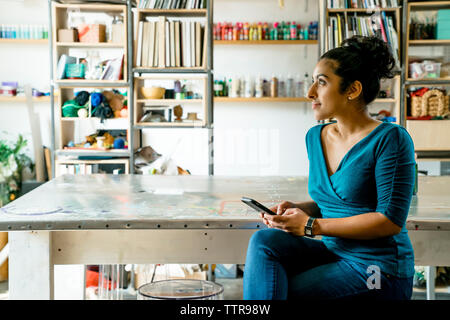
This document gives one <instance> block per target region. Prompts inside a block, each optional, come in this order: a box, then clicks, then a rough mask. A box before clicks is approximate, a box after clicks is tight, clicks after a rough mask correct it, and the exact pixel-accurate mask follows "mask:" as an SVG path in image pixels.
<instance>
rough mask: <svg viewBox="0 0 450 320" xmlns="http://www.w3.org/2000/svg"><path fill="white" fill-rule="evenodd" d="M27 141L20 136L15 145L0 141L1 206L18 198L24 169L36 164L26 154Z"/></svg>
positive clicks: (31, 167)
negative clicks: (24, 150)
mask: <svg viewBox="0 0 450 320" xmlns="http://www.w3.org/2000/svg"><path fill="white" fill-rule="evenodd" d="M26 145H27V141H26V140H25V139H24V138H23V136H22V135H19V138H18V140H17V142H16V143H15V144H13V145H11V144H10V143H8V142H6V141H4V140H0V206H2V205H5V204H6V203H8V202H9V201H12V200H14V199H16V198H17V195H18V194H19V192H20V188H21V185H22V169H24V168H26V167H29V168H30V169H31V170H33V167H34V164H33V162H32V161H31V159H30V157H28V156H27V155H26V154H25V153H24V152H23V148H24V147H25V146H26Z"/></svg>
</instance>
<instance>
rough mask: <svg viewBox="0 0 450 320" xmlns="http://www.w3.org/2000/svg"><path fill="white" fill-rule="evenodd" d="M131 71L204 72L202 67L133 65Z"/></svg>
mask: <svg viewBox="0 0 450 320" xmlns="http://www.w3.org/2000/svg"><path fill="white" fill-rule="evenodd" d="M133 72H137V73H206V69H205V68H204V67H170V68H156V67H134V68H133Z"/></svg>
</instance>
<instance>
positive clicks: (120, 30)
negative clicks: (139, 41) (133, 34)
mask: <svg viewBox="0 0 450 320" xmlns="http://www.w3.org/2000/svg"><path fill="white" fill-rule="evenodd" d="M111 42H113V43H125V27H124V24H123V23H119V24H113V25H112V26H111Z"/></svg>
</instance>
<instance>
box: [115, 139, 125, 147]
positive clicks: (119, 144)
mask: <svg viewBox="0 0 450 320" xmlns="http://www.w3.org/2000/svg"><path fill="white" fill-rule="evenodd" d="M113 146H114V149H123V148H125V141H124V140H123V139H122V138H117V139H116V140H114V145H113Z"/></svg>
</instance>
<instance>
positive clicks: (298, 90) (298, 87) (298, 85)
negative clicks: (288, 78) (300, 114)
mask: <svg viewBox="0 0 450 320" xmlns="http://www.w3.org/2000/svg"><path fill="white" fill-rule="evenodd" d="M303 95H304V89H303V81H302V79H301V77H300V75H299V74H297V76H296V79H295V96H296V97H297V98H300V97H303Z"/></svg>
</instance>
